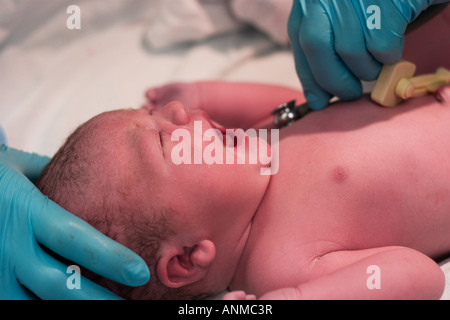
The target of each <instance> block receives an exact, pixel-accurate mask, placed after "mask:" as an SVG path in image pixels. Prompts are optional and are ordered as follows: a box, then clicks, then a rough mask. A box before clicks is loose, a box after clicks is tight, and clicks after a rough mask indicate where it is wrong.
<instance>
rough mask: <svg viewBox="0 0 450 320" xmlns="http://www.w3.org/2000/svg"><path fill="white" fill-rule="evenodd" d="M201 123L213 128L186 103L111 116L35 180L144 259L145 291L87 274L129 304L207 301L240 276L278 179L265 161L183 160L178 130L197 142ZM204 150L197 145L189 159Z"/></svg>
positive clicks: (79, 134) (73, 141) (80, 132)
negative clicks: (254, 227)
mask: <svg viewBox="0 0 450 320" xmlns="http://www.w3.org/2000/svg"><path fill="white" fill-rule="evenodd" d="M194 121H201V122H202V127H203V130H206V129H209V128H214V124H213V123H212V122H211V121H210V120H209V118H208V117H207V115H205V114H204V113H203V112H202V111H186V109H185V108H184V106H183V105H182V104H181V103H179V102H172V103H169V104H168V105H167V106H166V107H164V108H162V109H159V110H145V109H140V110H131V109H130V110H118V111H112V112H107V113H103V114H101V115H99V116H97V117H94V118H93V119H91V120H89V121H88V122H86V123H85V124H83V125H82V126H80V127H79V128H78V129H77V130H76V131H75V132H74V133H73V134H72V135H71V136H70V137H69V138H68V140H67V141H66V143H65V144H64V145H63V146H62V147H61V149H60V150H59V151H58V152H57V153H56V155H55V156H54V157H53V159H52V161H51V162H50V164H49V165H48V166H47V168H46V169H45V170H44V172H43V174H42V176H41V177H40V179H39V181H38V182H37V186H38V187H39V188H40V189H41V191H42V192H43V193H44V194H46V195H48V196H49V198H51V199H52V200H54V201H55V202H57V203H59V204H60V205H61V206H62V207H64V208H65V209H67V210H69V211H71V212H72V213H74V214H76V215H77V216H79V217H80V218H82V219H84V220H86V221H87V222H88V223H90V224H91V225H93V226H94V227H95V228H97V229H98V230H100V231H101V232H103V233H104V234H106V235H107V236H109V237H111V238H112V239H114V240H116V241H118V242H119V243H122V244H123V245H125V246H127V247H129V248H130V249H132V250H133V251H135V252H136V253H137V254H139V255H140V256H142V257H143V258H144V260H145V261H146V262H147V264H148V266H149V268H150V272H151V279H150V282H149V283H148V284H147V285H145V286H142V287H138V288H129V287H125V286H123V285H120V284H117V283H114V282H112V281H109V280H107V279H101V278H100V277H98V276H96V275H89V276H90V277H91V278H93V280H94V281H97V282H99V283H100V284H101V285H104V286H106V287H107V288H109V289H110V290H112V291H113V292H115V293H117V294H119V295H120V296H122V297H124V298H129V299H177V298H183V299H187V298H201V297H204V296H207V295H210V294H212V293H216V292H218V291H221V290H224V289H225V288H226V287H227V285H228V283H229V282H230V280H231V278H232V277H233V274H234V270H235V267H236V265H237V263H238V261H239V257H240V255H241V253H242V250H243V248H244V245H245V243H246V240H247V237H248V233H249V231H250V226H251V220H252V217H253V214H254V213H255V211H256V209H257V207H258V205H259V203H260V202H261V199H262V198H263V195H264V193H265V190H266V188H267V186H268V182H269V179H270V178H269V176H264V175H261V174H260V169H261V166H260V165H259V164H239V165H237V164H235V165H231V164H230V165H227V164H213V165H208V164H206V163H201V164H181V165H177V164H175V163H174V161H172V150H173V149H174V146H176V145H177V144H178V143H179V142H177V141H172V140H173V139H171V136H172V133H173V132H174V130H176V129H179V128H183V129H186V130H187V131H188V132H190V133H192V136H195V134H198V132H197V133H195V132H194ZM218 138H220V139H222V137H218ZM206 146H207V143H204V142H203V143H200V145H199V144H196V143H192V144H191V147H192V152H191V154H192V155H194V153H195V152H196V151H195V148H197V149H200V148H201V151H203V150H204V149H205V147H206ZM227 148H233V146H227ZM197 152H198V150H197ZM86 274H87V271H85V274H83V275H86Z"/></svg>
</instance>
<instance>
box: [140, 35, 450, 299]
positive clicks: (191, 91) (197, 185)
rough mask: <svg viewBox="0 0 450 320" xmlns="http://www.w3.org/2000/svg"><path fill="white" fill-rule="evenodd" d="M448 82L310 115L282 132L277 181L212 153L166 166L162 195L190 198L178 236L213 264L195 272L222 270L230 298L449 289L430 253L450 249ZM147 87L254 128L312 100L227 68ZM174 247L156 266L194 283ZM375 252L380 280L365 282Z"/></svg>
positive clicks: (158, 96)
mask: <svg viewBox="0 0 450 320" xmlns="http://www.w3.org/2000/svg"><path fill="white" fill-rule="evenodd" d="M442 34H444V35H445V33H442ZM434 35H438V33H434ZM436 43H439V42H436ZM427 49H429V48H427ZM419 50H420V48H419ZM443 56H445V57H448V55H443ZM433 62H438V61H437V60H435V61H433ZM444 62H445V59H444ZM447 62H448V61H447ZM438 66H439V65H438ZM428 67H430V66H428ZM433 67H434V66H433ZM436 67H437V66H436ZM449 92H450V88H449V87H444V88H441V89H440V91H439V94H438V97H439V99H440V102H438V101H437V100H436V99H435V98H434V97H432V96H427V97H423V98H417V99H413V100H410V101H407V102H405V103H404V104H403V105H402V106H399V107H397V108H393V109H383V108H380V107H379V106H377V105H375V104H373V103H372V102H371V101H370V100H369V99H368V98H367V97H363V98H362V99H360V100H359V101H357V102H353V103H351V102H350V103H349V102H340V103H338V104H337V105H336V106H333V107H330V108H327V109H325V110H323V111H321V112H317V113H313V114H310V115H308V116H307V117H305V118H304V119H302V120H301V121H299V122H297V123H295V124H294V125H292V126H290V127H288V128H286V129H283V130H282V132H281V133H280V139H281V140H280V145H279V149H280V170H279V173H278V174H277V175H275V176H272V177H270V183H269V181H267V180H264V179H262V177H261V176H259V174H258V172H257V170H253V169H254V168H242V170H241V169H239V168H236V167H238V166H224V167H222V168H215V169H214V170H213V171H212V172H213V174H211V175H210V174H209V173H208V174H206V173H207V172H208V171H206V170H207V169H206V168H205V167H204V166H200V167H199V168H195V166H187V167H185V168H182V167H179V168H173V166H170V165H169V166H162V167H161V168H166V170H168V171H167V173H170V174H162V175H161V178H164V179H166V180H164V179H156V180H157V181H158V182H155V183H154V184H150V185H148V186H147V188H148V190H157V189H158V188H160V190H163V192H160V193H158V195H159V196H160V197H161V203H162V204H169V203H172V204H173V205H175V206H177V207H179V209H180V210H185V212H186V215H185V216H184V215H183V216H182V217H180V224H179V230H177V231H179V233H180V235H177V236H176V239H175V240H173V241H170V243H173V242H180V243H181V242H183V241H184V242H185V243H186V245H188V246H190V245H191V244H193V243H198V244H199V245H198V248H200V249H199V250H200V254H199V256H201V258H199V259H197V258H195V257H192V258H190V259H191V261H193V262H192V264H193V265H196V264H198V265H199V266H201V268H203V270H205V269H207V270H209V272H203V273H202V272H193V273H192V274H193V275H192V277H191V280H192V279H194V281H198V280H199V279H207V282H208V283H210V284H213V283H215V282H220V283H216V286H215V287H217V288H220V287H222V288H225V286H226V285H227V284H228V283H226V281H227V279H229V280H231V283H230V287H231V288H232V289H233V290H235V291H234V292H231V293H229V294H227V295H226V296H225V298H226V299H253V295H255V296H256V297H258V298H261V299H377V298H378V299H415V298H416V299H417V298H418V299H426V298H427V299H428V298H430V299H436V298H439V297H440V294H441V293H442V290H443V286H444V277H443V274H442V272H441V270H440V269H439V267H438V266H437V264H436V263H435V262H434V261H433V260H432V259H431V258H439V257H441V256H443V255H445V254H448V252H450V239H449V237H448V230H450V215H449V214H448V212H449V210H450V197H448V195H449V194H450V185H449V181H450V164H449V162H448V158H449V157H450V145H449V143H448V137H449V136H450V101H449V100H448V97H449V95H450V94H449ZM147 97H148V99H149V104H148V106H147V109H149V110H159V109H160V108H161V107H163V106H165V105H166V104H167V103H168V102H169V101H171V100H172V99H177V100H181V101H182V102H183V103H184V105H185V106H187V107H188V109H190V110H197V109H203V110H205V111H207V112H208V113H209V114H210V115H211V117H212V118H213V119H214V120H216V121H217V122H219V123H222V124H224V125H226V126H230V127H239V128H244V129H245V128H248V127H252V126H256V127H262V126H264V125H266V124H268V123H269V122H264V121H265V120H267V119H265V117H266V115H268V114H269V112H270V111H271V110H272V109H273V108H274V107H275V106H277V105H278V104H280V103H282V102H286V101H288V100H291V99H293V98H295V99H297V100H298V101H299V103H301V102H303V101H304V98H303V97H302V96H301V95H300V94H299V93H298V92H296V91H295V90H291V89H288V88H281V87H276V86H267V85H251V84H230V83H220V82H203V83H195V84H181V83H177V84H172V85H167V86H164V87H161V88H155V89H151V90H149V91H148V92H147ZM271 99H272V100H271ZM169 106H170V103H169V105H167V107H169ZM167 107H164V109H165V108H167ZM172 107H173V106H172ZM164 109H163V110H164ZM168 110H170V108H169V109H168ZM177 112H179V111H177ZM188 113H189V112H188ZM162 114H164V112H163V113H162ZM184 117H185V116H184V115H183V114H182V113H180V115H177V114H176V113H174V114H172V115H169V116H166V120H167V119H169V120H170V121H172V122H175V123H178V124H180V123H184V122H183V121H184V120H183V121H178V120H177V119H181V118H184ZM267 118H268V119H269V120H270V117H267ZM206 122H208V121H206ZM172 124H173V123H172ZM183 125H188V124H186V123H185V124H183ZM209 125H210V126H211V123H209ZM168 132H171V131H170V130H168ZM168 146H169V147H170V146H172V147H173V144H172V145H170V144H168ZM149 158H151V157H149ZM146 167H147V168H148V170H150V168H151V167H152V166H151V165H149V166H146ZM247 169H248V170H247ZM230 171H234V172H230ZM161 172H164V170H162V171H161ZM172 174H174V175H175V176H177V177H178V178H172V177H171V175H172ZM158 175H159V173H158V174H157V176H158ZM234 175H235V176H234ZM233 176H234V177H233ZM157 178H159V176H158V177H157ZM180 181H183V183H180ZM219 181H220V182H219ZM173 185H176V187H177V188H176V189H175V188H173ZM216 188H219V190H216ZM144 189H145V188H144ZM174 190H176V191H174ZM211 191H213V193H212V195H211ZM204 195H208V196H206V197H205V196H204ZM210 195H211V196H210ZM224 195H226V196H225V198H226V199H227V201H224V199H223V198H224ZM174 198H176V199H180V200H179V201H178V200H177V201H176V202H175V203H174V201H173V200H172V199H174ZM231 199H232V201H230V200H231ZM171 200H172V201H171ZM246 200H247V201H251V202H252V204H251V205H248V203H247V201H246ZM216 202H217V203H216ZM203 208H206V209H204V210H203ZM255 208H256V209H255ZM199 209H200V210H199ZM233 210H235V211H233ZM255 210H256V211H255ZM230 214H232V216H230ZM194 221H195V222H194ZM184 239H188V241H186V240H184ZM205 239H206V242H204V243H203V242H202V241H205ZM202 244H204V245H202ZM173 247H175V248H176V246H172V247H170V246H169V249H167V250H166V248H165V249H163V250H162V253H161V256H160V257H159V258H160V261H163V263H161V268H158V270H159V271H158V276H159V277H160V278H161V279H163V281H164V283H166V284H167V285H172V286H175V285H183V281H185V282H186V283H189V281H190V280H186V279H182V280H179V278H180V273H179V274H177V276H176V277H172V278H171V275H173V274H174V273H176V272H175V271H176V270H179V269H183V265H184V264H183V263H178V265H177V264H176V262H175V265H173V264H170V262H168V261H174V260H173V259H172V258H171V255H170V254H167V255H166V253H165V252H168V251H170V250H173V251H176V250H175V249H172V248H173ZM212 248H216V249H217V251H214V250H212ZM166 256H167V257H166ZM178 256H181V254H179V253H178ZM183 259H185V258H184V257H183ZM178 260H180V259H178ZM197 260H198V261H197ZM183 261H184V260H183ZM211 261H214V262H211ZM372 265H375V266H377V267H379V269H380V270H381V289H376V290H370V289H369V288H368V286H367V280H368V278H369V276H370V275H369V274H368V273H367V270H368V267H369V266H372ZM201 268H199V269H201ZM183 270H184V271H183V272H184V273H185V274H189V276H190V270H188V269H187V268H185V269H183ZM190 283H192V282H190Z"/></svg>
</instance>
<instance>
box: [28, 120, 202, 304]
mask: <svg viewBox="0 0 450 320" xmlns="http://www.w3.org/2000/svg"><path fill="white" fill-rule="evenodd" d="M94 119H95V118H94ZM96 129H97V123H96V121H95V120H94V121H93V120H91V121H88V122H87V123H85V124H83V125H81V126H80V127H78V128H77V129H76V130H75V131H74V132H73V133H72V134H71V135H70V136H69V138H68V139H67V140H66V142H65V143H64V145H63V146H62V147H61V148H60V149H59V150H58V151H57V153H56V154H55V156H54V157H53V158H52V160H51V161H50V163H49V164H48V165H47V167H46V168H45V169H44V171H43V172H42V174H41V176H40V177H39V179H38V180H37V182H36V186H37V187H38V188H39V189H40V190H41V192H42V193H43V194H44V195H47V196H48V197H49V198H50V199H51V200H53V201H55V202H56V203H58V204H59V205H60V206H62V207H63V208H65V209H66V210H68V211H70V212H71V213H73V214H75V215H76V216H78V217H80V218H81V219H83V220H85V221H86V222H88V223H89V224H91V225H92V226H93V227H95V228H96V229H98V230H99V231H100V232H102V233H103V234H105V235H107V236H108V237H110V238H111V239H113V240H115V241H117V242H119V243H121V244H123V245H125V246H126V247H128V248H130V249H131V250H133V251H134V252H136V253H137V254H138V255H140V256H141V257H142V258H143V259H144V260H145V262H146V263H147V265H148V266H149V269H150V273H151V277H150V281H149V283H147V284H146V285H144V286H141V287H136V288H132V287H128V286H124V285H121V284H118V283H116V282H113V281H111V280H108V279H105V278H102V277H100V276H99V275H96V274H93V273H92V272H90V271H89V270H84V269H82V275H83V276H86V277H88V278H90V279H91V280H93V281H95V282H97V283H99V284H100V285H102V286H104V287H106V288H108V289H109V290H111V291H112V292H114V293H116V294H117V295H119V296H121V297H122V298H125V299H191V298H198V297H201V296H203V294H201V295H199V296H197V295H196V294H194V295H192V294H191V293H188V292H189V288H180V289H171V288H167V287H165V286H164V285H163V284H162V283H161V282H160V281H159V280H158V277H157V276H156V272H155V265H156V262H157V261H156V257H157V253H158V250H159V247H160V244H161V242H162V241H164V240H165V239H167V238H168V237H169V236H170V235H171V234H173V231H172V229H171V226H170V216H171V214H173V213H170V214H169V213H168V212H152V209H151V208H143V207H142V206H140V205H139V201H136V199H134V198H133V192H132V190H131V188H132V184H130V183H127V181H129V180H130V179H129V178H130V177H129V176H128V177H127V174H129V173H127V172H115V173H111V172H107V171H105V168H104V166H103V167H102V165H100V164H99V162H100V163H101V161H98V160H97V159H99V158H98V157H100V158H105V157H107V155H105V154H104V153H103V152H104V151H105V150H102V143H101V141H99V140H100V139H98V135H97V134H96ZM111 161H113V159H111ZM111 168H115V166H113V165H112V166H111V167H108V169H107V170H111ZM117 170H119V169H117ZM110 175H114V176H115V177H117V176H123V177H124V179H123V180H120V181H121V182H120V183H118V184H119V185H111V183H110V182H109V181H108V176H110ZM122 182H123V183H122Z"/></svg>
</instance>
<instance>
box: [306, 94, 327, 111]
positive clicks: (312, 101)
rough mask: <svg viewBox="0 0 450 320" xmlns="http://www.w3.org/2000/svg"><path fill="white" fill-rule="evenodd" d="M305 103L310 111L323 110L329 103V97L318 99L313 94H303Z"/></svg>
mask: <svg viewBox="0 0 450 320" xmlns="http://www.w3.org/2000/svg"><path fill="white" fill-rule="evenodd" d="M305 98H306V101H307V102H308V105H309V107H310V108H311V109H312V110H316V111H317V110H322V109H325V108H326V106H327V105H328V103H329V101H330V97H319V96H318V95H316V94H314V93H305Z"/></svg>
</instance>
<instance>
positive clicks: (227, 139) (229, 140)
mask: <svg viewBox="0 0 450 320" xmlns="http://www.w3.org/2000/svg"><path fill="white" fill-rule="evenodd" d="M204 118H205V120H206V121H207V122H208V123H209V125H210V127H211V129H215V130H218V131H219V132H220V133H221V134H222V142H223V145H224V146H225V147H236V146H237V137H236V136H235V134H234V132H235V130H234V129H228V130H227V128H225V127H224V126H222V125H220V124H218V123H217V122H215V121H213V120H211V119H210V118H209V117H208V115H206V114H204Z"/></svg>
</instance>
